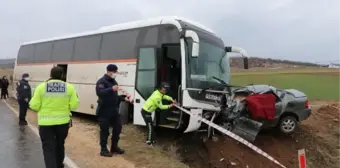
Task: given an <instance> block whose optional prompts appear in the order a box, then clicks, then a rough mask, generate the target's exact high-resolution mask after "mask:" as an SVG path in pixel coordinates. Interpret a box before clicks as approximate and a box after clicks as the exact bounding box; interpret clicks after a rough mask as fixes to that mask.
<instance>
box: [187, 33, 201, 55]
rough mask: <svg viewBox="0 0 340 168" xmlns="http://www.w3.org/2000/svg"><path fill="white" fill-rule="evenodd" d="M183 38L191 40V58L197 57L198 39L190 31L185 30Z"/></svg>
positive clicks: (195, 34) (198, 49)
mask: <svg viewBox="0 0 340 168" xmlns="http://www.w3.org/2000/svg"><path fill="white" fill-rule="evenodd" d="M185 37H186V38H191V39H192V49H191V56H192V57H198V56H199V51H200V48H199V42H200V39H199V37H198V35H197V33H196V32H194V31H192V30H187V31H185Z"/></svg>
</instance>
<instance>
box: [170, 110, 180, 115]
mask: <svg viewBox="0 0 340 168" xmlns="http://www.w3.org/2000/svg"><path fill="white" fill-rule="evenodd" d="M172 113H174V114H180V113H181V111H177V110H176V111H172Z"/></svg>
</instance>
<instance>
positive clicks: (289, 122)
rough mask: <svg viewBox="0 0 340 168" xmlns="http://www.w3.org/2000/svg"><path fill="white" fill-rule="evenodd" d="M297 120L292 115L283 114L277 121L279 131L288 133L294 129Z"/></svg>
mask: <svg viewBox="0 0 340 168" xmlns="http://www.w3.org/2000/svg"><path fill="white" fill-rule="evenodd" d="M297 125H298V122H297V120H296V118H295V117H294V116H285V117H283V118H282V119H281V120H280V122H279V125H278V126H279V128H280V131H281V132H282V133H284V134H290V133H292V132H294V131H295V129H296V127H297Z"/></svg>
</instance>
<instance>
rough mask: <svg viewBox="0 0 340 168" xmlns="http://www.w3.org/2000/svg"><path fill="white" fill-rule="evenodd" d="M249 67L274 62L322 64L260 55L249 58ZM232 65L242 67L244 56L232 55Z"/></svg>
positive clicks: (291, 64) (299, 64)
mask: <svg viewBox="0 0 340 168" xmlns="http://www.w3.org/2000/svg"><path fill="white" fill-rule="evenodd" d="M248 60H249V61H248V63H249V67H270V66H272V65H273V64H282V65H283V64H285V65H290V66H305V67H306V66H308V67H321V66H322V65H319V64H315V63H310V62H302V61H291V60H281V59H272V58H259V57H249V59H248ZM231 67H237V68H242V67H243V58H241V57H231Z"/></svg>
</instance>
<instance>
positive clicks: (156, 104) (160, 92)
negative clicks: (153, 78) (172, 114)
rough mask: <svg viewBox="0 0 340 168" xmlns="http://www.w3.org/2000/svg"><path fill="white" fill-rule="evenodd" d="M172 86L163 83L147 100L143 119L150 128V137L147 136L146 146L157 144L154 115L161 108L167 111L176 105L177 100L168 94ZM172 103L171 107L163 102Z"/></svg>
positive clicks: (143, 109)
mask: <svg viewBox="0 0 340 168" xmlns="http://www.w3.org/2000/svg"><path fill="white" fill-rule="evenodd" d="M169 88H170V85H169V84H168V83H166V82H162V83H161V86H160V87H159V89H157V90H155V91H154V92H153V93H152V95H151V96H150V97H149V98H148V99H147V100H146V102H145V104H144V105H143V108H142V111H141V113H142V117H143V119H144V121H145V124H146V125H147V127H148V135H147V136H146V137H147V138H146V144H147V145H150V146H153V144H154V143H155V141H154V134H155V133H154V128H153V121H152V116H151V115H152V113H153V112H154V111H155V110H156V109H157V108H159V109H160V110H167V109H170V108H171V107H173V106H174V105H175V104H176V100H173V99H172V97H170V96H167V95H166V93H167V92H168V90H169ZM163 99H165V100H168V101H171V102H172V104H170V105H163V104H162V100H163Z"/></svg>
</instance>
